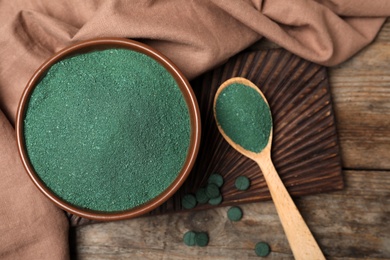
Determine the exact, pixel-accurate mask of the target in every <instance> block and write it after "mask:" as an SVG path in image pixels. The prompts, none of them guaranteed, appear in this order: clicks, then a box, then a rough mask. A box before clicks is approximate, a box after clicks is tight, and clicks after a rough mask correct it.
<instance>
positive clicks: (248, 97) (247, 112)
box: [215, 83, 272, 153]
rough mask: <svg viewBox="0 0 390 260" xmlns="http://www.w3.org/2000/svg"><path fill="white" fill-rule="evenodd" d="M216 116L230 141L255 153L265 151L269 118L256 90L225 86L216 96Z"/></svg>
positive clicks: (246, 87) (268, 112) (263, 102)
mask: <svg viewBox="0 0 390 260" xmlns="http://www.w3.org/2000/svg"><path fill="white" fill-rule="evenodd" d="M215 112H216V117H217V121H218V123H219V125H220V126H221V127H222V129H223V131H224V132H225V134H226V135H227V136H228V137H229V138H230V139H232V141H234V142H235V143H237V144H238V145H240V146H242V147H243V148H244V149H246V150H249V151H252V152H255V153H259V152H261V151H262V150H263V149H264V148H265V146H266V145H267V143H268V140H269V136H270V133H271V129H272V116H271V112H270V109H269V106H268V104H267V103H266V102H265V100H264V99H263V98H262V96H261V95H260V94H259V93H258V92H257V91H256V90H255V89H253V88H251V87H248V86H246V85H244V84H239V83H234V84H231V85H229V86H227V87H226V88H224V89H223V90H222V91H221V93H220V94H219V96H218V99H217V102H216V107H215Z"/></svg>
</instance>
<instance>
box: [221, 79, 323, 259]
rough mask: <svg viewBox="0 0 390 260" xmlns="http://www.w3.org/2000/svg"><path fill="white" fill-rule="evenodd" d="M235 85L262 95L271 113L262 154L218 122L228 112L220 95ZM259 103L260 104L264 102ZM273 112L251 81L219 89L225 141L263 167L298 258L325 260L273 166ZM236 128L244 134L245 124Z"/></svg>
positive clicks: (238, 81) (228, 83) (237, 80)
mask: <svg viewBox="0 0 390 260" xmlns="http://www.w3.org/2000/svg"><path fill="white" fill-rule="evenodd" d="M235 83H237V84H241V85H245V86H247V87H250V88H252V89H254V90H256V91H257V92H258V93H259V95H260V96H261V98H262V99H263V100H264V102H265V104H266V107H267V108H268V111H266V112H268V114H267V113H263V114H264V115H262V116H268V117H269V121H270V122H271V124H270V126H269V128H270V129H269V130H268V131H266V132H269V137H268V143H267V142H266V139H265V147H264V148H263V149H262V150H261V151H259V152H253V151H251V150H248V149H245V148H243V147H242V146H241V145H240V144H238V143H236V142H234V141H233V140H232V136H228V135H227V134H226V133H225V131H224V126H223V125H221V124H220V123H221V120H220V121H219V119H222V118H220V117H221V116H223V113H224V112H225V113H226V112H227V111H221V110H220V109H223V108H220V107H218V109H217V105H218V104H217V101H218V98H220V95H221V92H222V91H223V90H225V89H226V88H228V87H229V86H231V85H232V84H235ZM238 91H239V90H238ZM225 93H226V92H225ZM224 95H226V94H224ZM235 95H239V94H238V93H237V92H236V93H235ZM259 100H260V101H261V99H259ZM225 105H226V104H225ZM243 107H246V105H244V106H243ZM270 113H271V112H270V109H269V105H268V102H267V100H266V98H265V97H264V95H263V93H262V92H261V91H260V90H259V89H258V88H257V86H256V85H255V84H253V83H252V82H251V81H249V80H247V79H245V78H232V79H229V80H227V81H225V82H224V83H223V84H222V85H221V86H220V87H219V89H218V90H217V93H216V95H215V99H214V117H215V119H216V122H217V126H218V129H219V131H220V132H221V134H222V136H223V137H224V138H225V140H226V141H227V142H228V143H229V144H230V145H231V146H232V147H233V148H234V149H236V150H237V151H238V152H239V153H241V154H243V155H244V156H246V157H248V158H250V159H252V160H254V161H255V162H256V163H257V164H258V165H259V166H260V168H261V171H262V173H263V176H264V179H265V181H266V183H267V185H268V188H269V191H270V193H271V197H272V200H273V201H274V204H275V207H276V210H277V212H278V215H279V218H280V221H281V223H282V226H283V228H284V231H285V233H286V236H287V239H288V242H289V244H290V247H291V250H292V252H293V254H294V257H295V259H310V260H316V259H325V257H324V255H323V254H322V252H321V249H320V248H319V246H318V244H317V242H316V241H315V239H314V237H313V235H312V234H311V232H310V230H309V228H308V226H307V225H306V223H305V221H304V219H303V218H302V216H301V214H300V213H299V211H298V209H297V207H296V206H295V204H294V201H293V200H292V199H291V197H290V195H289V193H288V191H287V189H286V187H285V186H284V185H283V182H282V180H281V179H280V177H279V175H278V173H277V172H276V170H275V167H274V165H273V163H272V160H271V142H272V128H273V127H272V117H271V114H270ZM237 117H238V116H237ZM237 119H238V118H237ZM237 127H239V128H240V129H237V131H241V129H242V128H243V127H245V124H242V125H240V124H237ZM225 128H226V124H225ZM226 129H227V128H226ZM230 130H231V129H230ZM262 130H263V129H259V130H258V131H259V134H261V133H260V131H262ZM236 133H237V132H236ZM238 133H240V132H238ZM241 137H243V138H244V137H245V136H241ZM265 138H267V137H265ZM233 139H236V140H237V138H236V137H234V138H233Z"/></svg>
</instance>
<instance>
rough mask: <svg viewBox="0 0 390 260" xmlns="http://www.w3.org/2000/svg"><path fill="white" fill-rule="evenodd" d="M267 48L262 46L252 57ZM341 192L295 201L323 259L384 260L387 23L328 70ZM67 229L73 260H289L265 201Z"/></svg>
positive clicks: (389, 100) (389, 179)
mask: <svg viewBox="0 0 390 260" xmlns="http://www.w3.org/2000/svg"><path fill="white" fill-rule="evenodd" d="M270 47H271V48H272V47H273V44H272V43H269V42H267V41H261V42H259V43H258V44H256V45H254V46H252V50H253V49H264V48H270ZM328 75H329V80H330V86H331V93H332V97H333V101H334V108H335V114H336V122H337V123H336V127H337V129H338V136H339V141H340V147H341V155H342V165H343V175H344V181H345V188H344V189H343V190H341V191H335V192H329V193H321V194H317V195H310V196H304V197H299V198H295V199H294V201H295V203H296V204H297V207H298V208H299V209H300V211H301V213H302V215H303V217H304V218H305V220H306V221H307V224H308V226H309V227H310V229H311V230H312V232H313V234H314V236H315V237H316V239H317V241H318V243H319V245H320V247H321V249H322V250H323V252H324V254H325V256H326V257H327V259H359V258H361V259H390V224H389V223H390V21H389V20H388V21H387V22H386V24H385V25H384V27H383V28H382V30H381V32H380V34H379V35H378V37H377V38H376V39H375V41H374V42H373V43H372V44H371V45H369V46H368V47H366V48H365V49H364V50H362V51H361V52H359V53H358V54H357V55H355V56H354V57H353V58H351V59H350V60H348V61H346V62H344V63H343V64H341V65H339V66H336V67H332V68H329V70H328ZM241 207H242V209H243V212H244V217H243V219H242V220H241V221H240V222H231V221H229V220H228V219H227V217H226V211H227V209H228V207H220V208H214V209H208V210H200V211H193V212H183V213H175V214H166V215H160V216H150V217H144V218H138V219H133V220H126V221H120V222H112V223H99V224H93V225H86V226H80V227H74V228H72V229H71V233H70V242H71V251H72V259H81V260H84V259H206V260H207V259H259V258H258V257H256V255H255V253H254V250H253V248H254V245H255V244H256V242H258V241H266V242H268V243H269V245H270V247H271V249H272V253H271V254H270V255H269V256H268V257H267V258H266V259H293V257H292V254H291V250H290V249H289V246H288V243H287V240H286V238H285V235H284V233H283V229H282V226H281V224H280V222H279V219H278V216H277V213H276V210H275V207H274V205H273V204H272V202H271V201H263V202H256V203H248V204H244V205H242V206H241ZM187 230H199V231H200V230H202V231H207V232H208V233H209V235H210V243H209V245H208V246H207V247H187V246H185V245H184V244H183V242H182V236H183V234H184V233H185V232H186V231H187Z"/></svg>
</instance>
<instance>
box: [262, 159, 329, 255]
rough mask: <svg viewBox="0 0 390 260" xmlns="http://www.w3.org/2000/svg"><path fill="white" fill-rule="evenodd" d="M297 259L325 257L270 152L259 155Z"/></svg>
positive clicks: (273, 198)
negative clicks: (278, 171)
mask: <svg viewBox="0 0 390 260" xmlns="http://www.w3.org/2000/svg"><path fill="white" fill-rule="evenodd" d="M256 162H257V164H258V165H259V166H260V168H261V171H262V172H263V175H264V178H265V180H266V182H267V185H268V188H269V190H270V193H271V197H272V200H273V201H274V204H275V207H276V210H277V212H278V215H279V218H280V221H281V223H282V226H283V229H284V232H285V233H286V236H287V240H288V242H289V244H290V247H291V250H292V252H293V254H294V257H295V259H311V260H317V259H318V260H320V259H325V257H324V255H323V254H322V251H321V249H320V247H319V246H318V244H317V242H316V241H315V239H314V237H313V235H312V233H311V232H310V230H309V228H308V226H307V225H306V223H305V220H304V219H303V218H302V216H301V214H300V213H299V210H298V208H297V207H296V206H295V203H294V201H293V200H292V198H291V196H290V194H289V193H288V191H287V189H286V187H285V186H284V184H283V182H282V180H281V179H280V177H279V174H278V173H277V172H276V169H275V167H274V165H273V163H272V160H271V158H270V155H269V154H265V155H264V154H263V155H262V156H259V157H257V159H256Z"/></svg>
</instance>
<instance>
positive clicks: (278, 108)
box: [69, 49, 344, 225]
mask: <svg viewBox="0 0 390 260" xmlns="http://www.w3.org/2000/svg"><path fill="white" fill-rule="evenodd" d="M237 76H241V77H245V78H248V79H249V80H251V81H252V82H253V83H255V84H256V85H257V86H258V87H259V88H260V89H261V90H262V91H263V93H264V95H265V96H266V98H267V100H268V102H269V105H270V107H271V110H272V115H273V120H274V137H273V143H272V158H273V162H274V164H275V168H276V169H277V170H278V172H279V174H280V176H281V179H282V180H283V182H284V184H285V185H286V187H287V189H288V191H289V192H290V194H291V195H292V196H304V195H309V194H315V193H321V192H328V191H335V190H340V189H342V188H343V185H344V182H343V177H342V173H341V159H340V153H339V144H338V139H337V131H336V126H335V118H334V111H333V107H332V98H331V94H330V89H329V82H328V77H327V71H326V68H325V67H322V66H320V65H317V64H314V63H311V62H308V61H306V60H303V59H301V58H299V57H297V56H295V55H293V54H291V53H289V52H287V51H285V50H282V49H276V50H266V51H254V52H245V53H241V54H238V55H237V56H235V57H233V58H231V59H230V60H229V61H228V62H227V63H226V64H224V65H222V66H221V67H219V68H217V69H215V70H213V71H211V72H208V73H206V74H204V75H202V76H201V77H199V78H197V79H195V80H194V81H193V82H191V84H192V86H193V89H194V92H195V94H196V96H197V99H198V102H199V107H200V110H201V118H202V141H201V147H200V150H199V155H198V158H197V161H196V163H195V166H194V169H193V171H192V172H191V174H190V175H189V177H188V179H187V180H186V182H185V183H184V185H183V186H182V187H181V188H180V190H179V191H178V192H177V193H176V194H175V195H174V196H173V197H172V198H171V199H169V200H168V201H167V202H166V203H164V204H163V205H161V206H160V207H159V208H157V209H156V210H154V211H153V212H151V213H150V215H154V214H164V213H174V212H180V211H184V210H183V209H182V207H181V198H182V197H183V196H184V195H185V194H187V193H195V192H196V191H197V190H198V189H199V188H200V187H202V186H205V184H206V183H207V179H208V176H210V174H212V173H219V174H221V175H223V176H224V180H225V184H224V185H223V187H222V188H221V192H222V195H223V202H222V204H220V206H227V205H237V204H242V203H249V202H256V201H261V200H268V199H270V194H269V191H268V189H267V186H266V183H265V181H264V178H263V176H262V174H261V171H260V169H259V167H258V166H257V165H256V164H255V163H254V162H252V161H251V160H249V159H247V158H245V157H243V156H242V155H240V154H239V153H237V152H236V151H235V150H234V149H233V148H231V147H230V146H229V145H228V144H227V143H226V141H225V140H224V139H223V138H222V136H221V135H220V133H219V132H218V129H217V127H216V124H215V120H214V117H213V111H212V104H213V99H214V95H215V92H216V90H217V88H218V87H219V85H220V84H222V82H224V81H225V80H227V79H229V78H232V77H237ZM240 175H245V176H247V177H249V178H250V180H251V187H250V189H249V190H247V191H238V190H236V189H235V187H234V181H235V179H236V178H237V177H238V176H240ZM211 207H215V206H211V205H209V204H201V205H198V206H197V207H196V208H195V209H193V210H201V209H207V208H211ZM69 218H70V221H71V224H72V225H81V224H86V223H91V221H89V220H86V219H82V218H79V217H77V216H73V215H69Z"/></svg>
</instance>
